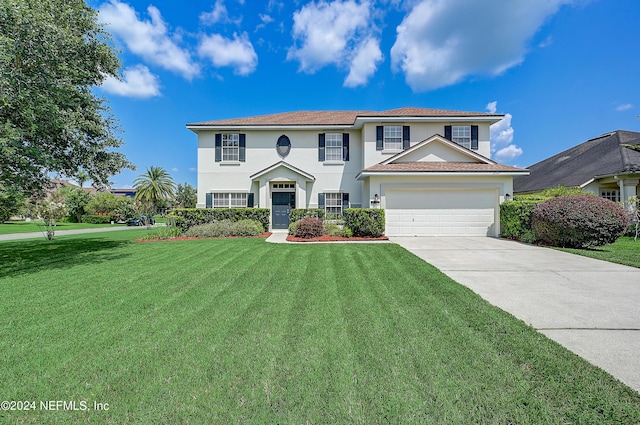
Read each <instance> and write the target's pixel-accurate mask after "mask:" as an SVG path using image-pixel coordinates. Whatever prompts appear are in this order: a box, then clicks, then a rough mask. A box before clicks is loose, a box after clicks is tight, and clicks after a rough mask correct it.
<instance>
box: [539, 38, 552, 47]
mask: <svg viewBox="0 0 640 425" xmlns="http://www.w3.org/2000/svg"><path fill="white" fill-rule="evenodd" d="M552 44H553V37H551V36H548V37H547V38H545V39H544V40H542V41H541V42H540V43H539V44H538V47H540V48H541V49H544V48H545V47H549V46H551V45H552Z"/></svg>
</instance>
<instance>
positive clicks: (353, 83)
mask: <svg viewBox="0 0 640 425" xmlns="http://www.w3.org/2000/svg"><path fill="white" fill-rule="evenodd" d="M381 60H382V52H381V51H380V47H379V42H378V40H375V39H373V38H369V39H367V40H366V41H365V42H364V43H362V46H361V47H360V48H359V50H358V51H357V52H356V55H355V57H354V58H353V60H352V61H351V67H350V68H349V75H347V78H346V79H345V80H344V85H345V86H346V87H357V86H361V85H365V84H366V83H367V81H368V80H369V77H371V76H372V75H373V74H374V73H375V72H376V68H377V65H378V63H379V62H380V61H381Z"/></svg>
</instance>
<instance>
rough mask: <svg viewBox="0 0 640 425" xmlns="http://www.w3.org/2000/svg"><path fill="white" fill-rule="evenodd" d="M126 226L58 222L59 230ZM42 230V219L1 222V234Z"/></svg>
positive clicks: (57, 227) (57, 228)
mask: <svg viewBox="0 0 640 425" xmlns="http://www.w3.org/2000/svg"><path fill="white" fill-rule="evenodd" d="M113 226H121V227H122V226H124V225H123V224H90V223H57V224H56V231H58V230H75V229H93V228H96V227H113ZM41 230H42V221H39V220H38V221H30V222H26V221H5V222H4V223H0V235H9V234H12V233H32V232H40V231H41Z"/></svg>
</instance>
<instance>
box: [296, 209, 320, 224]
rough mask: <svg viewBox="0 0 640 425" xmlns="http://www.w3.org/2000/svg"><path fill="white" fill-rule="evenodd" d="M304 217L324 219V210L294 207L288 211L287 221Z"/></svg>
mask: <svg viewBox="0 0 640 425" xmlns="http://www.w3.org/2000/svg"><path fill="white" fill-rule="evenodd" d="M305 217H311V218H319V219H320V220H324V210H323V209H322V208H294V209H292V210H291V212H290V213H289V221H290V222H292V223H295V222H296V221H299V220H302V219H303V218H305Z"/></svg>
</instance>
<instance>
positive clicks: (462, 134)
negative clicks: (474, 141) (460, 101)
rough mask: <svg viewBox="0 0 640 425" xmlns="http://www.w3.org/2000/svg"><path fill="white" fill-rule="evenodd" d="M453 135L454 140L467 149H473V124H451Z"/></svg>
mask: <svg viewBox="0 0 640 425" xmlns="http://www.w3.org/2000/svg"><path fill="white" fill-rule="evenodd" d="M451 136H452V137H453V139H452V140H453V141H454V142H456V143H457V144H459V145H462V146H464V147H465V148H467V149H471V126H470V125H453V126H451Z"/></svg>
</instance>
